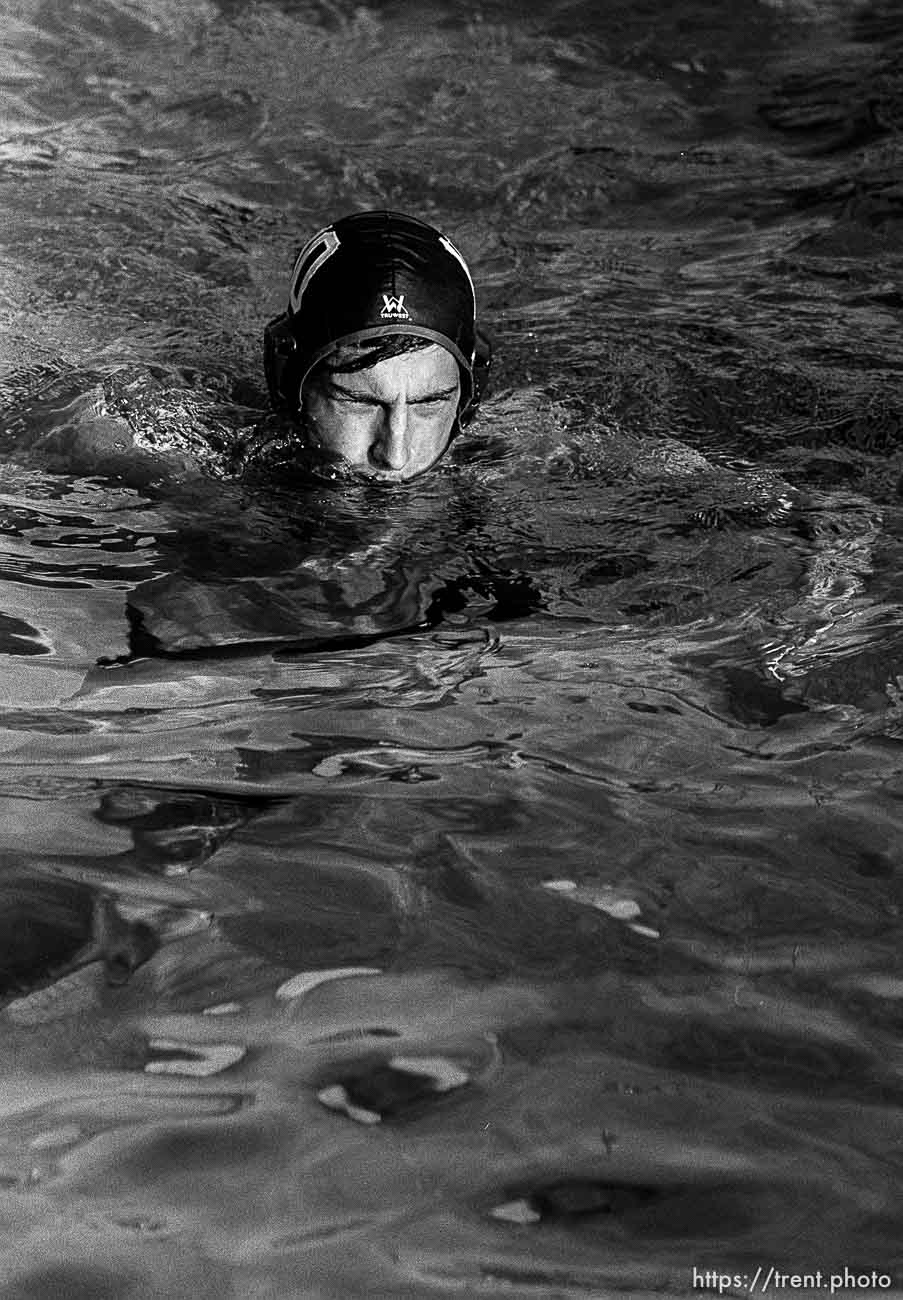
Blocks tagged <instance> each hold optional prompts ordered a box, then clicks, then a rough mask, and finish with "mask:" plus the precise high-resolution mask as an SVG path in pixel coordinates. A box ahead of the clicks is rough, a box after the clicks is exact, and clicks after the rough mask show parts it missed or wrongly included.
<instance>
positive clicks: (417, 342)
mask: <svg viewBox="0 0 903 1300" xmlns="http://www.w3.org/2000/svg"><path fill="white" fill-rule="evenodd" d="M435 346H436V345H435V343H434V342H433V340H432V339H425V338H422V337H421V336H420V335H418V334H383V335H382V336H381V337H379V338H375V339H367V340H366V341H365V342H362V343H357V344H346V345H344V346H339V347H338V348H336V350H335V351H334V352H331V353H330V354H329V355H328V356H326V357H324V358H323V360H322V361H321V362H320V363H319V365H318V366H317V367H316V370H315V371H314V373H313V375H311V376H310V378H309V380H308V382H310V379H314V380H316V379H317V378H320V377H321V375H322V374H323V373H324V372H325V373H326V374H330V375H353V374H357V372H358V371H360V370H369V369H370V367H371V366H376V365H378V364H379V363H380V361H388V359H389V358H390V357H400V356H403V355H404V354H405V353H406V352H419V351H420V350H421V349H422V348H430V347H435Z"/></svg>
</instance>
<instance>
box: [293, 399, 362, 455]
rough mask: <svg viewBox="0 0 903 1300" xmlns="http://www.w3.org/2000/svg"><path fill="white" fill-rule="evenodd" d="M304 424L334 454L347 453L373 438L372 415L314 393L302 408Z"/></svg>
mask: <svg viewBox="0 0 903 1300" xmlns="http://www.w3.org/2000/svg"><path fill="white" fill-rule="evenodd" d="M302 411H303V415H304V421H305V424H306V425H307V427H308V429H309V430H310V431H311V433H312V434H313V435H314V437H315V438H316V440H317V442H319V443H320V445H321V446H323V447H326V448H328V449H329V450H331V451H342V452H344V451H346V450H348V449H349V448H352V447H354V446H356V445H358V444H365V443H366V442H367V441H368V439H369V437H370V423H371V419H370V413H369V412H367V411H361V410H355V409H354V408H353V407H351V408H349V407H347V406H345V405H344V404H343V405H342V406H339V405H338V403H336V402H331V401H330V400H329V399H328V398H324V397H320V396H319V395H318V394H316V393H312V394H311V395H310V396H309V397H307V398H305V400H304V403H303V405H302Z"/></svg>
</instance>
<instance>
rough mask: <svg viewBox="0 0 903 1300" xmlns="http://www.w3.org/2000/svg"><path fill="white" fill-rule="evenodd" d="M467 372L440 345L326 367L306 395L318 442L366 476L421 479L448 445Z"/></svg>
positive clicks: (309, 424) (308, 421)
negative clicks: (359, 366) (364, 364)
mask: <svg viewBox="0 0 903 1300" xmlns="http://www.w3.org/2000/svg"><path fill="white" fill-rule="evenodd" d="M460 393H461V377H460V374H459V372H458V364H457V362H456V361H455V359H454V357H453V356H452V355H451V353H450V352H447V351H446V350H445V348H443V347H440V346H439V345H438V344H435V343H434V344H430V345H429V346H428V347H425V348H418V349H417V351H416V352H402V353H400V354H399V355H398V356H394V357H386V359H385V360H383V361H377V363H376V364H375V365H373V366H371V367H370V368H369V369H367V370H357V371H349V372H342V371H341V370H339V371H330V370H328V369H325V368H324V369H322V370H321V371H320V372H319V373H318V374H317V376H316V377H315V378H314V379H312V380H310V381H308V383H307V384H305V386H304V390H303V392H302V400H301V409H302V414H303V417H304V423H305V427H306V430H307V433H308V435H309V437H310V440H311V443H312V444H313V446H315V447H319V448H321V449H322V450H323V451H326V452H328V453H329V454H331V455H333V456H339V457H341V458H342V459H343V460H344V461H346V462H347V463H348V464H349V465H351V466H352V467H353V468H354V469H356V470H357V471H358V472H359V473H360V474H362V475H364V476H365V477H367V478H379V479H386V480H389V481H392V480H402V479H409V478H414V476H415V475H417V474H422V473H423V471H424V470H426V469H429V467H430V466H431V465H432V464H434V463H435V461H437V460H438V459H439V457H440V456H441V455H442V453H443V452H444V451H445V448H446V447H447V446H448V440H449V438H450V437H451V432H452V428H453V426H454V423H455V416H456V414H457V411H458V399H459V397H460Z"/></svg>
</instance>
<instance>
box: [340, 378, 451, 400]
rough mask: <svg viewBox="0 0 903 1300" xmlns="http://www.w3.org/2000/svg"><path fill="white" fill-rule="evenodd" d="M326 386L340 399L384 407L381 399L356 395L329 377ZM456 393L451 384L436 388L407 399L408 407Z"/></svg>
mask: <svg viewBox="0 0 903 1300" xmlns="http://www.w3.org/2000/svg"><path fill="white" fill-rule="evenodd" d="M326 386H327V387H328V388H330V389H331V390H332V391H333V392H334V393H339V394H340V395H341V396H342V397H350V398H351V399H352V400H353V401H355V402H362V403H363V404H364V405H365V406H384V405H385V402H384V401H383V400H382V398H381V397H376V396H375V394H372V393H358V392H355V390H354V389H353V388H345V386H344V385H343V384H339V383H336V381H335V380H334V379H332V378H331V377H330V378H329V379H327V381H326ZM457 393H458V385H457V384H452V386H451V387H450V388H437V389H435V390H434V391H433V392H432V393H424V394H423V396H422V397H411V398H409V399H408V406H420V405H423V404H424V403H426V402H439V401H444V400H445V398H447V397H455V396H456V395H457Z"/></svg>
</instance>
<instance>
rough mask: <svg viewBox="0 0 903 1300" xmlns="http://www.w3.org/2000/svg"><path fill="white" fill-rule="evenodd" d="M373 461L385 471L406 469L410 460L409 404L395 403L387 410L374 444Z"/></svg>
mask: <svg viewBox="0 0 903 1300" xmlns="http://www.w3.org/2000/svg"><path fill="white" fill-rule="evenodd" d="M371 455H372V459H373V460H374V461H375V462H376V463H377V464H378V465H380V466H381V467H382V468H384V469H395V470H398V469H404V467H405V465H406V464H407V463H408V459H409V447H408V408H407V403H406V402H403V401H400V402H393V403H392V405H391V406H388V407H386V408H385V410H384V412H383V418H382V422H381V425H380V429H379V432H378V434H377V437H376V439H375V441H374V443H373V448H372V452H371Z"/></svg>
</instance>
